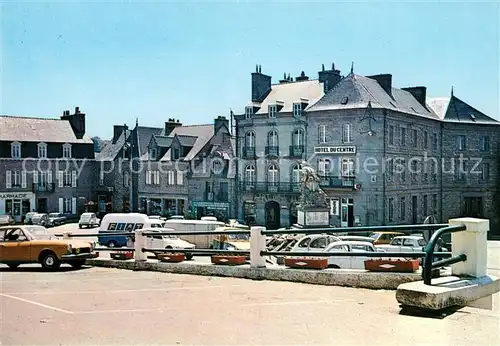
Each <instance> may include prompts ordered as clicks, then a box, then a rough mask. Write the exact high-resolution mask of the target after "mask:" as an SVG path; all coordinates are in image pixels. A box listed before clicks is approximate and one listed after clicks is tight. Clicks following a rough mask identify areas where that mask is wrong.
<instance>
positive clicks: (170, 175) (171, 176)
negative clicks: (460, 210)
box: [165, 171, 175, 185]
mask: <svg viewBox="0 0 500 346" xmlns="http://www.w3.org/2000/svg"><path fill="white" fill-rule="evenodd" d="M165 180H166V184H167V185H175V172H174V171H167V172H166V174H165Z"/></svg>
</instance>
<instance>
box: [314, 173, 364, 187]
mask: <svg viewBox="0 0 500 346" xmlns="http://www.w3.org/2000/svg"><path fill="white" fill-rule="evenodd" d="M319 179H320V180H319V186H320V187H322V188H327V189H328V188H330V189H344V188H348V189H349V188H350V189H352V188H354V184H355V180H356V178H355V177H353V176H349V177H339V176H328V175H326V176H320V177H319Z"/></svg>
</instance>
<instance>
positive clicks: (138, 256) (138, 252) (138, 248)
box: [134, 230, 147, 261]
mask: <svg viewBox="0 0 500 346" xmlns="http://www.w3.org/2000/svg"><path fill="white" fill-rule="evenodd" d="M142 232H143V231H142V230H137V231H135V242H134V250H135V251H134V259H135V260H136V261H146V260H147V256H146V253H144V252H142V248H144V247H146V237H145V236H143V235H142Z"/></svg>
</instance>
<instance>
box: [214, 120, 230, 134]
mask: <svg viewBox="0 0 500 346" xmlns="http://www.w3.org/2000/svg"><path fill="white" fill-rule="evenodd" d="M223 126H226V128H227V129H228V130H229V120H227V119H226V117H224V116H218V117H217V118H215V119H214V134H215V133H217V131H219V129H220V128H221V127H223Z"/></svg>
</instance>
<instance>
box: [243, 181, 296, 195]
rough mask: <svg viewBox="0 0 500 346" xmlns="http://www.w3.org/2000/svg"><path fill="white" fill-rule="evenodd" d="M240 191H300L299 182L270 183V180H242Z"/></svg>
mask: <svg viewBox="0 0 500 346" xmlns="http://www.w3.org/2000/svg"><path fill="white" fill-rule="evenodd" d="M240 190H241V191H249V192H259V193H266V192H270V193H272V192H274V193H300V183H294V182H284V183H271V182H250V181H243V182H241V183H240Z"/></svg>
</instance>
